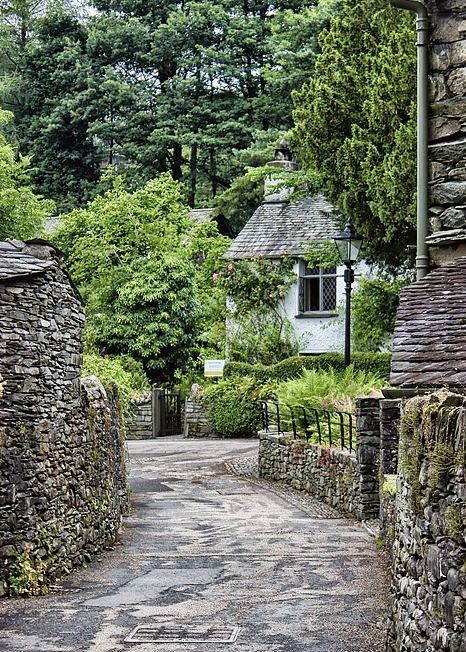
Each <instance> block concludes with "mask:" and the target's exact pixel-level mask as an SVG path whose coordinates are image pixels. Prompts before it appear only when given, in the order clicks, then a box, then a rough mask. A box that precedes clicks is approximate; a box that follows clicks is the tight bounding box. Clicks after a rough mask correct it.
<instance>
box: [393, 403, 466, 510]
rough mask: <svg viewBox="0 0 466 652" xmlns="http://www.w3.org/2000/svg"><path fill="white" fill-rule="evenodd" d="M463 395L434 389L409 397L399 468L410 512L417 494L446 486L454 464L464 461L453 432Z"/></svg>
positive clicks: (416, 502) (417, 501)
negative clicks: (402, 475) (407, 485)
mask: <svg viewBox="0 0 466 652" xmlns="http://www.w3.org/2000/svg"><path fill="white" fill-rule="evenodd" d="M462 404H463V397H461V396H456V395H454V394H449V393H448V392H447V391H445V390H442V391H438V392H436V393H435V394H431V395H429V396H419V397H416V398H413V399H411V400H410V401H409V402H408V403H407V405H406V408H405V410H404V413H403V416H402V420H401V427H400V453H399V454H400V460H401V469H402V472H403V474H404V476H405V478H406V480H407V482H408V484H409V487H410V504H411V508H412V509H413V511H414V512H416V513H419V512H420V509H421V494H422V493H425V494H426V495H427V496H431V495H432V493H433V492H435V491H438V490H442V489H445V488H446V485H447V483H448V481H449V478H450V477H451V476H452V474H453V473H454V472H455V470H456V468H457V467H463V468H464V465H465V461H466V460H465V449H464V441H463V440H462V437H461V436H460V437H458V436H457V432H456V424H457V419H458V418H460V415H461V409H462V407H461V406H462Z"/></svg>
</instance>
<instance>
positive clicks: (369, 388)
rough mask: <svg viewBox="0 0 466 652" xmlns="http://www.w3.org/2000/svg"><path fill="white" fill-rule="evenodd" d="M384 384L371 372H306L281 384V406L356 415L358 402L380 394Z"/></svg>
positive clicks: (313, 370)
mask: <svg viewBox="0 0 466 652" xmlns="http://www.w3.org/2000/svg"><path fill="white" fill-rule="evenodd" d="M383 384H384V381H382V380H381V379H380V377H379V376H377V375H375V374H373V373H372V372H370V371H356V370H355V369H354V367H353V365H350V366H349V367H347V368H346V369H345V370H344V371H339V370H336V369H335V368H330V369H325V370H324V369H304V371H303V372H302V374H301V376H299V377H298V378H294V379H292V380H287V381H285V382H282V383H280V384H279V385H278V386H277V388H276V396H277V400H278V402H279V403H285V404H287V405H305V406H306V405H310V406H313V407H317V408H323V409H324V410H338V411H340V412H354V410H355V399H356V398H358V397H362V396H376V395H379V391H378V390H379V389H380V388H381V386H382V385H383Z"/></svg>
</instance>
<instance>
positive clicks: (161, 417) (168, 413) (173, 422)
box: [152, 387, 181, 437]
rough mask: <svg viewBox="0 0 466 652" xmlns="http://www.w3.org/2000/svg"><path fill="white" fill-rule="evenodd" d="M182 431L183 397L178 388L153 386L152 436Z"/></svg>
mask: <svg viewBox="0 0 466 652" xmlns="http://www.w3.org/2000/svg"><path fill="white" fill-rule="evenodd" d="M180 433H181V399H180V393H179V391H177V390H172V391H167V390H166V389H160V388H159V387H153V388H152V436H153V437H164V436H166V435H179V434H180Z"/></svg>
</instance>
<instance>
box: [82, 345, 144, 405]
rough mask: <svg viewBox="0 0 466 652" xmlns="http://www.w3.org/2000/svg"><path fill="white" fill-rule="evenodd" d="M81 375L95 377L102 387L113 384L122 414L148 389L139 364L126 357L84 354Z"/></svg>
mask: <svg viewBox="0 0 466 652" xmlns="http://www.w3.org/2000/svg"><path fill="white" fill-rule="evenodd" d="M82 374H83V376H92V375H94V376H97V378H98V379H99V380H100V382H101V383H102V384H103V386H104V387H108V385H109V384H110V383H115V384H116V385H117V387H118V396H119V400H120V403H121V407H122V410H123V413H126V412H128V410H129V407H130V403H131V400H132V399H133V398H134V397H135V396H137V395H138V394H139V393H140V392H142V391H144V390H148V389H149V387H150V385H149V381H148V379H147V376H146V374H145V373H144V369H143V367H142V365H141V363H139V362H137V361H136V360H134V359H133V358H131V357H130V356H128V355H122V356H114V357H110V356H106V357H104V356H101V355H99V354H98V353H86V354H85V355H84V365H83V371H82Z"/></svg>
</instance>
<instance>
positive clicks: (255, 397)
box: [203, 378, 261, 437]
mask: <svg viewBox="0 0 466 652" xmlns="http://www.w3.org/2000/svg"><path fill="white" fill-rule="evenodd" d="M259 398H260V395H259V392H258V390H257V388H256V386H255V384H254V381H253V380H252V379H251V378H244V379H242V380H241V381H239V380H238V379H231V380H220V381H219V382H218V383H216V384H215V385H210V386H209V387H207V388H206V390H205V392H204V397H203V400H204V404H205V405H206V407H207V420H208V423H209V425H210V427H211V428H212V430H213V431H214V433H215V434H216V435H218V436H220V437H252V436H255V435H256V434H257V432H258V430H259V429H260V425H261V412H260V404H259Z"/></svg>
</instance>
